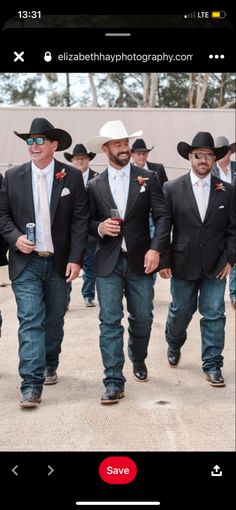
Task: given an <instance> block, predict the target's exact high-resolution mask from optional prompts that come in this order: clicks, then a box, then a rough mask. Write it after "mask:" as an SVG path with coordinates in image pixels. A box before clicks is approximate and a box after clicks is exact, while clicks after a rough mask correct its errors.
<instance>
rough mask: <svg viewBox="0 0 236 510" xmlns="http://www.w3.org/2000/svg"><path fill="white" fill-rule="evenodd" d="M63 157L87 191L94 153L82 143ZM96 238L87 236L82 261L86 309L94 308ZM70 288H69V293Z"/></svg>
mask: <svg viewBox="0 0 236 510" xmlns="http://www.w3.org/2000/svg"><path fill="white" fill-rule="evenodd" d="M64 156H65V158H66V159H67V161H69V162H70V163H72V165H73V166H74V167H76V168H78V169H79V170H80V171H81V173H82V176H83V180H84V186H85V189H87V186H88V182H89V181H90V179H93V178H94V177H96V175H98V174H97V172H94V171H93V170H92V169H91V168H90V167H89V163H90V161H91V160H92V159H94V158H95V156H96V154H95V153H94V152H87V149H86V147H85V146H84V145H83V144H82V143H78V144H76V145H75V147H74V149H73V153H72V154H70V153H69V152H64ZM96 244H97V242H96V238H95V237H93V236H91V235H89V237H88V244H87V247H86V250H85V254H84V260H83V286H82V289H81V292H82V296H83V298H84V301H85V305H86V306H87V307H93V306H95V302H94V298H95V282H96V271H95V258H96ZM71 289H72V287H70V291H71ZM69 302H70V293H69V296H68V306H69Z"/></svg>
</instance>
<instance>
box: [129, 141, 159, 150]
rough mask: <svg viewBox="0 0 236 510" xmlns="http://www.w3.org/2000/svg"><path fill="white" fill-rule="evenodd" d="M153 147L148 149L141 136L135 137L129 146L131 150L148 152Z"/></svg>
mask: <svg viewBox="0 0 236 510" xmlns="http://www.w3.org/2000/svg"><path fill="white" fill-rule="evenodd" d="M153 147H154V145H153ZM153 147H151V149H148V148H147V146H146V143H145V141H144V140H143V139H142V138H137V140H135V142H134V143H133V145H132V147H131V152H150V151H152V149H153Z"/></svg>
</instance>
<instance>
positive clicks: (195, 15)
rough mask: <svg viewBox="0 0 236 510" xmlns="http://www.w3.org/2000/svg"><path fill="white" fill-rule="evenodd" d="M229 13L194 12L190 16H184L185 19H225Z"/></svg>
mask: <svg viewBox="0 0 236 510" xmlns="http://www.w3.org/2000/svg"><path fill="white" fill-rule="evenodd" d="M226 16H227V13H226V12H225V11H210V12H200V11H193V12H190V13H188V14H184V18H185V19H186V18H190V19H209V18H211V19H224V18H226Z"/></svg>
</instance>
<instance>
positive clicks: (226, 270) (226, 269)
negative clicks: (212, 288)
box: [216, 262, 232, 280]
mask: <svg viewBox="0 0 236 510" xmlns="http://www.w3.org/2000/svg"><path fill="white" fill-rule="evenodd" d="M231 269H232V266H231V264H230V263H229V262H227V264H226V266H225V267H223V269H222V270H221V272H220V273H219V274H218V275H217V277H216V278H220V280H223V279H224V278H226V277H227V276H229V274H230V271H231Z"/></svg>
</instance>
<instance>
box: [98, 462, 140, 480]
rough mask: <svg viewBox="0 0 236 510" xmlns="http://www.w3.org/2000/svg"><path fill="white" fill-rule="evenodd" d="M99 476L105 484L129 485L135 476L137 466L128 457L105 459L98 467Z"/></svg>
mask: <svg viewBox="0 0 236 510" xmlns="http://www.w3.org/2000/svg"><path fill="white" fill-rule="evenodd" d="M99 475H100V477H101V479H102V480H103V481H104V482H106V483H110V484H125V483H130V482H132V481H133V480H134V479H135V477H136V475H137V466H136V464H135V462H134V461H133V460H132V459H130V458H129V457H121V456H119V457H118V456H117V457H107V458H106V459H104V460H103V461H102V462H101V464H100V466H99Z"/></svg>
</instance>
